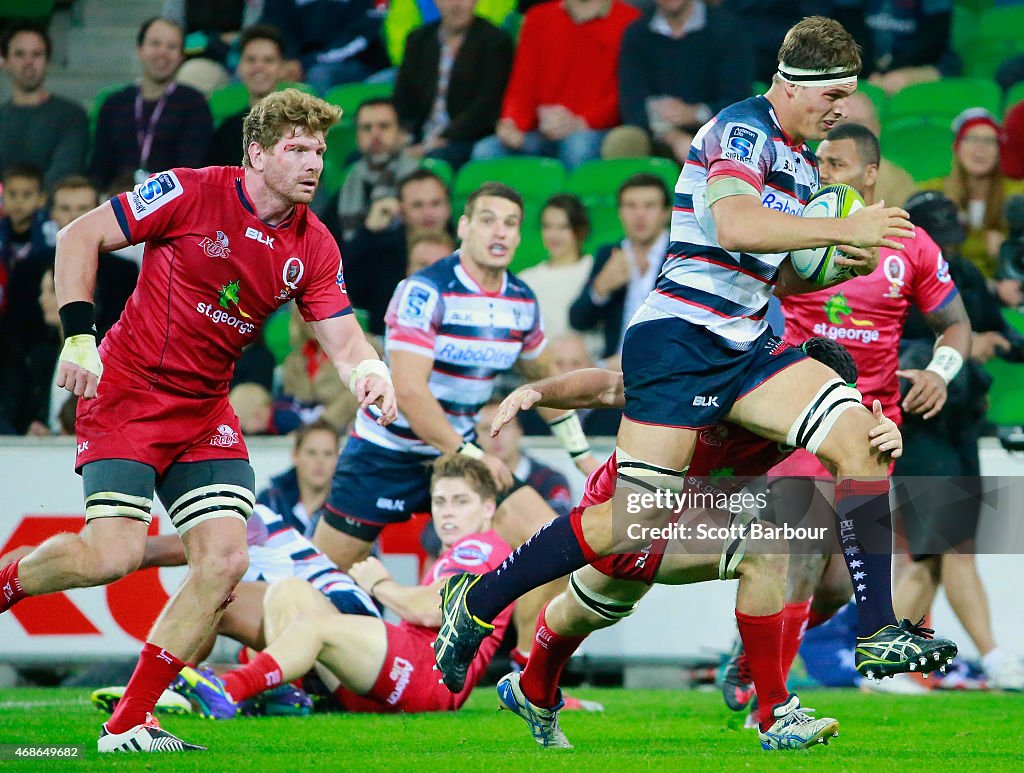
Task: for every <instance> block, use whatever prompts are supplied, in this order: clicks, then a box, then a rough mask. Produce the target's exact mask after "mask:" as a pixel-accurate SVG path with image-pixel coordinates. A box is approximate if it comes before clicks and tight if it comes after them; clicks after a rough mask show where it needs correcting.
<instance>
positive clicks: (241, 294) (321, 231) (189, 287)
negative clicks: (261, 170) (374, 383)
mask: <svg viewBox="0 0 1024 773" xmlns="http://www.w3.org/2000/svg"><path fill="white" fill-rule="evenodd" d="M110 203H111V205H112V206H113V210H114V214H115V216H116V217H117V221H118V223H119V224H120V226H121V230H122V231H123V232H124V236H125V238H126V239H127V240H128V241H129V242H131V243H132V244H138V243H140V242H146V249H145V254H144V257H143V260H142V271H141V273H140V275H139V282H138V286H137V287H136V289H135V292H134V293H133V294H132V296H131V298H130V299H129V300H128V304H127V306H126V307H125V310H124V313H123V314H122V315H121V319H120V321H118V323H117V324H116V325H115V326H114V327H113V328H112V329H111V331H110V332H109V333H108V334H107V336H106V337H105V338H104V339H103V344H102V345H101V347H100V354H101V356H102V359H103V364H104V368H105V369H106V374H108V375H110V376H113V377H114V378H115V379H118V380H121V381H124V380H127V381H129V383H134V384H138V385H142V384H154V385H156V386H157V387H159V388H161V389H164V390H168V391H171V392H174V393H178V394H182V395H185V396H197V397H204V396H214V395H221V394H226V393H227V389H228V382H229V380H230V379H231V374H232V371H233V369H234V365H235V362H236V361H237V360H238V358H239V356H240V355H241V353H242V348H243V347H245V346H246V345H247V344H249V343H250V342H252V340H253V339H254V337H255V336H256V333H257V331H258V330H259V327H260V326H261V325H262V324H263V321H264V320H265V319H266V318H267V317H268V316H269V315H270V314H271V313H272V312H274V311H275V310H276V309H277V308H278V307H280V306H281V305H283V304H284V303H287V302H288V301H289V300H292V299H294V300H295V301H296V302H297V304H298V307H299V310H300V311H301V312H302V316H303V318H304V319H306V320H307V321H313V320H323V319H328V318H330V317H337V316H341V315H343V314H349V313H351V312H352V308H351V306H350V304H349V301H348V295H347V293H346V291H345V280H344V276H343V273H342V267H341V255H340V253H339V251H338V245H337V244H336V243H335V241H334V238H333V237H332V236H331V234H330V232H329V231H328V230H327V229H326V228H325V227H324V225H323V224H322V223H321V222H320V221H319V220H318V219H317V218H316V216H315V215H314V214H313V213H312V212H310V211H309V209H308V207H306V206H305V205H302V204H300V205H297V206H296V207H295V209H294V211H293V212H292V214H291V215H290V216H289V217H288V219H287V220H285V221H284V222H282V223H281V224H279V225H277V226H270V225H268V224H266V223H264V222H263V221H262V220H260V218H259V217H257V216H256V212H255V209H254V208H253V206H252V203H251V202H250V201H249V198H248V196H247V194H246V191H245V183H244V172H243V170H242V169H241V168H240V167H207V168H205V169H172V170H170V171H166V172H160V173H159V174H154V175H152V176H150V177H149V178H148V179H147V180H145V181H144V182H142V183H140V184H139V185H138V186H136V187H135V189H134V190H132V191H129V192H127V193H122V194H119V195H118V196H116V197H115V198H113V199H111V202H110Z"/></svg>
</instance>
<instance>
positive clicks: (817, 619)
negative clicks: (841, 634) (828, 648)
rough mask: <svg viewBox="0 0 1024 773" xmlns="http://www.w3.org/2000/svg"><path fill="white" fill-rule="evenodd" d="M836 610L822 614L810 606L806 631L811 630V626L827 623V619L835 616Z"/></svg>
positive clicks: (815, 626)
mask: <svg viewBox="0 0 1024 773" xmlns="http://www.w3.org/2000/svg"><path fill="white" fill-rule="evenodd" d="M838 611H839V610H838V609H833V610H832V611H830V612H826V613H825V614H822V613H821V612H819V611H818V610H816V609H815V608H814V607H811V611H810V612H809V613H808V614H807V631H809V630H811V629H812V628H817V627H818V626H819V625H825V623H827V622H828V621H829V620H831V619H832V618H833V617H835V615H836V612H838ZM807 631H804V633H806V632H807Z"/></svg>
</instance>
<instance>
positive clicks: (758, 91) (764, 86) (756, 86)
mask: <svg viewBox="0 0 1024 773" xmlns="http://www.w3.org/2000/svg"><path fill="white" fill-rule="evenodd" d="M769 86H771V84H770V83H765V82H764V81H754V82H753V83H751V84H750V95H751V96H753V97H759V96H761V95H762V94H764V93H765V92H766V91H768V87H769Z"/></svg>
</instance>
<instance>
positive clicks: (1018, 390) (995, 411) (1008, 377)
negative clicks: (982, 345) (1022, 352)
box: [985, 357, 1024, 425]
mask: <svg viewBox="0 0 1024 773" xmlns="http://www.w3.org/2000/svg"><path fill="white" fill-rule="evenodd" d="M985 370H986V371H988V373H989V375H990V376H992V386H991V387H990V388H989V392H988V420H989V421H991V422H992V423H993V424H1009V425H1024V400H1022V399H1021V395H1024V364H1022V363H1019V362H1007V361H1006V360H1001V359H999V358H998V357H994V358H992V359H991V360H989V361H988V362H987V363H985Z"/></svg>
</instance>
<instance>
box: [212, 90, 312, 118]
mask: <svg viewBox="0 0 1024 773" xmlns="http://www.w3.org/2000/svg"><path fill="white" fill-rule="evenodd" d="M288 88H294V89H298V90H299V91H305V92H306V93H307V94H312V93H313V89H312V87H311V86H309V85H307V84H305V83H282V84H281V85H280V86H278V89H277V90H278V91H282V90H284V89H288ZM206 104H207V105H209V107H210V113H211V114H212V115H213V126H214V128H216V127H218V126H220V125H221V124H222V123H223V122H224V119H225V118H229V117H230V116H233V115H234V114H235V113H240V112H242V111H243V110H245V108H246V107H248V105H249V91H248V89H246V88H245V85H244V84H242V83H229V84H228V85H227V86H222V87H221V88H219V89H217V90H215V91H214V92H213V93H212V94H210V96H209V97H208V98H207V100H206Z"/></svg>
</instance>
